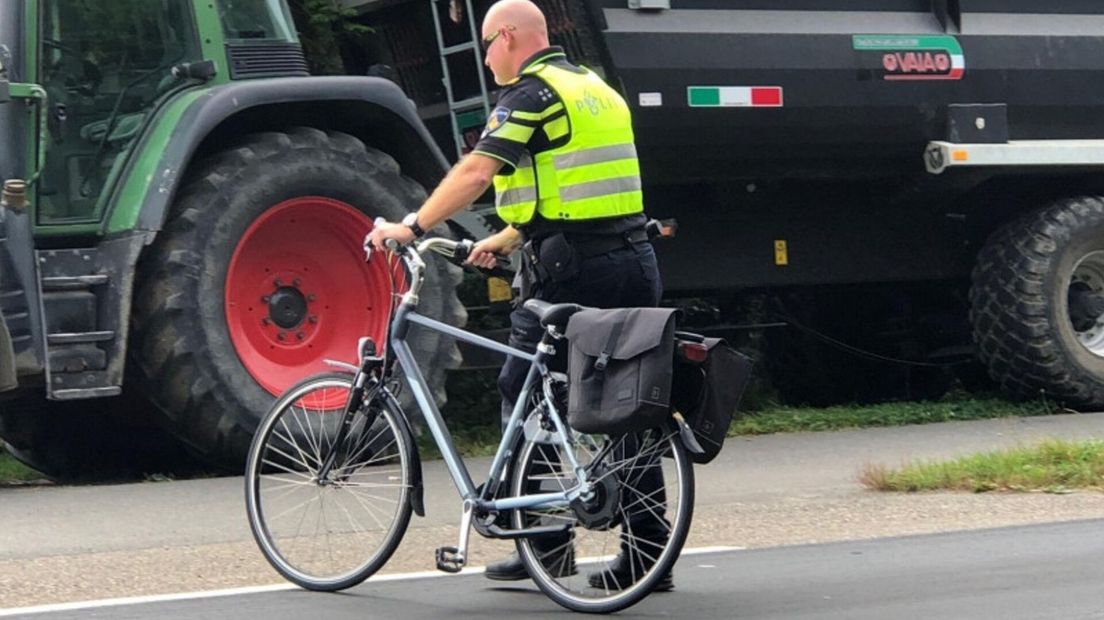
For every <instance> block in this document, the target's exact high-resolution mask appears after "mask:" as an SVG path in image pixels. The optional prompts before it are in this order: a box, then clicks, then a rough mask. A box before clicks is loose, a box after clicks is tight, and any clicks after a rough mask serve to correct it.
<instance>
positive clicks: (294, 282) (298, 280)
mask: <svg viewBox="0 0 1104 620" xmlns="http://www.w3.org/2000/svg"><path fill="white" fill-rule="evenodd" d="M302 283H303V281H302V280H300V279H299V278H295V279H294V280H292V281H291V285H292V286H294V287H295V288H299V285H301V284H302Z"/></svg>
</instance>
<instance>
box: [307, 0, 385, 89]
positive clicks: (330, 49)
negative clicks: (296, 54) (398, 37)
mask: <svg viewBox="0 0 1104 620" xmlns="http://www.w3.org/2000/svg"><path fill="white" fill-rule="evenodd" d="M291 8H292V13H293V15H294V17H295V23H296V25H297V27H298V28H299V37H300V41H301V43H302V45H303V52H304V54H306V56H307V62H308V63H309V64H310V69H311V73H314V74H315V75H340V74H342V73H345V66H344V62H343V61H342V58H341V48H342V46H346V45H359V44H362V43H363V42H364V40H365V38H366V37H368V36H369V35H371V34H372V33H373V32H375V30H373V29H372V28H371V27H370V26H365V25H364V24H360V23H357V22H356V21H355V18H356V17H357V12H356V10H355V9H351V8H349V7H347V6H345V5H344V4H342V3H341V1H340V0H291Z"/></svg>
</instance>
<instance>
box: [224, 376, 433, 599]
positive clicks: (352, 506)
mask: <svg viewBox="0 0 1104 620" xmlns="http://www.w3.org/2000/svg"><path fill="white" fill-rule="evenodd" d="M351 388H352V377H350V376H348V375H342V374H336V373H332V374H326V375H319V376H316V377H312V378H309V379H307V380H305V381H303V382H301V383H299V384H298V385H296V386H294V387H292V388H291V389H289V390H288V391H287V392H286V393H285V394H284V395H283V396H281V397H280V398H279V400H277V401H276V404H275V405H273V407H272V409H271V410H270V411H269V413H268V414H267V415H265V417H264V418H263V419H262V420H261V424H260V426H259V427H258V429H257V433H256V435H255V436H254V438H253V444H252V446H251V447H250V449H249V459H248V462H247V464H246V472H245V497H246V509H247V512H248V513H249V526H250V529H252V531H253V537H254V539H256V541H257V544H258V546H260V548H261V552H262V553H263V554H264V556H265V559H267V560H268V562H269V564H271V565H272V567H273V568H275V569H276V570H277V571H278V572H279V573H280V574H281V575H283V576H284V578H286V579H287V580H289V581H291V582H293V583H295V584H297V585H299V586H301V587H303V588H307V589H308V590H321V591H336V590H343V589H345V588H349V587H352V586H354V585H357V584H358V583H361V582H362V581H364V580H365V579H367V578H368V577H369V576H371V575H372V574H373V573H375V572H376V571H377V570H379V569H380V567H382V566H383V565H384V563H386V562H387V560H388V559H389V558H390V557H391V554H392V553H394V552H395V549H396V548H397V547H398V546H399V542H400V541H401V540H402V536H403V534H404V533H405V532H406V528H407V525H408V524H409V523H410V513H411V506H410V492H411V480H412V479H413V476H412V471H411V456H410V455H411V446H410V445H409V443H408V439H407V435H406V434H405V433H404V432H403V427H402V422H401V421H400V416H401V415H402V412H401V411H400V410H399V409H398V407H397V406H396V405H395V404H394V401H393V400H392V399H388V398H383V397H379V398H376V399H375V400H373V401H371V402H368V403H364V404H362V405H361V406H360V407H358V408H357V410H356V411H355V412H354V413H353V414H352V416H353V417H352V419H351V420H350V421H349V428H348V432H347V433H346V436H345V438H344V440H342V441H340V442H338V441H337V439H338V429H339V428H340V425H341V424H342V423H343V422H344V421H345V417H346V416H345V404H346V400H347V399H348V396H349V393H350V390H351ZM331 455H332V456H333V457H334V458H333V466H332V468H331V469H330V471H329V472H328V473H327V474H326V475H324V476H323V475H322V473H321V471H320V470H321V469H322V466H323V464H324V463H326V461H327V460H328V459H329V458H330V457H331Z"/></svg>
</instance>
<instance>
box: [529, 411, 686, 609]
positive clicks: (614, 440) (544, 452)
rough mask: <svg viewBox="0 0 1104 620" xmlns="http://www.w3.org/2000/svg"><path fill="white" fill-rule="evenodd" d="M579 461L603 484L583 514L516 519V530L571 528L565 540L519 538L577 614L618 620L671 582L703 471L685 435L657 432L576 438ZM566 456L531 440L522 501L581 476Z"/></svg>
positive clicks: (536, 568) (556, 595)
mask: <svg viewBox="0 0 1104 620" xmlns="http://www.w3.org/2000/svg"><path fill="white" fill-rule="evenodd" d="M576 441H577V450H576V456H577V457H578V458H579V460H580V463H581V464H582V465H583V466H584V468H585V469H586V471H587V475H588V478H589V479H590V480H592V481H595V485H594V487H593V492H592V493H591V494H590V495H589V496H587V497H584V498H582V501H580V502H579V503H577V504H576V505H574V506H565V507H559V508H542V509H524V510H516V511H515V512H514V516H513V518H514V526H515V527H534V526H546V525H558V524H567V525H568V526H569V527H568V528H567V530H566V531H565V532H564V533H563V534H548V535H544V536H542V537H536V538H527V539H518V541H517V548H518V553H519V554H520V555H521V558H522V560H523V561H524V562H525V566H526V568H527V569H528V571H529V576H530V577H532V578H533V580H534V581H535V582H536V583H537V586H538V587H540V589H541V590H542V591H543V592H544V593H545V594H547V595H548V596H549V597H550V598H551V599H552V600H554V601H555V602H557V603H559V604H560V605H562V606H564V607H566V608H568V609H571V610H573V611H581V612H589V613H610V612H614V611H618V610H621V609H625V608H626V607H629V606H631V605H634V604H636V603H637V602H639V601H640V600H641V599H643V598H644V597H645V596H647V595H648V594H649V593H650V592H651V591H652V590H653V589H655V588H656V587H657V586H661V584H663V583H664V582H666V581H668V580H669V579H670V571H671V568H672V566H674V563H675V560H677V559H678V555H679V553H680V552H681V551H682V545H683V543H684V542H685V541H686V535H687V532H688V531H689V529H690V520H691V518H692V516H693V510H694V472H693V469H692V466H691V463H690V458H689V457H688V456H687V454H686V449H685V448H684V447H683V445H682V442H681V440H680V439H679V437H678V432H677V431H676V430H674V429H673V428H667V427H657V428H653V429H648V430H646V431H643V432H640V433H632V434H628V435H622V436H618V437H610V436H604V435H578V434H577V436H576ZM559 451H560V448H559V447H558V446H556V445H553V444H552V443H549V442H544V443H541V442H534V441H527V442H526V443H525V445H524V446H523V447H522V450H521V452H520V454H519V457H518V461H517V464H518V467H517V468H516V469H515V471H516V472H517V473H516V474H515V475H514V477H513V492H514V494H515V495H525V494H532V493H548V492H556V491H564V490H567V489H569V488H571V487H572V486H574V485H575V481H576V478H575V475H574V473H573V472H572V471H571V468H570V467H569V466H568V464H567V462H566V460H565V459H562V458H561V456H560V452H559Z"/></svg>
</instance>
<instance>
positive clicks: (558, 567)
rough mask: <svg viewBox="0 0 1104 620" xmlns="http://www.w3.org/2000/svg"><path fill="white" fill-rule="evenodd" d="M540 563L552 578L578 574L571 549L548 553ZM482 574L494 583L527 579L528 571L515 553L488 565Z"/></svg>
mask: <svg viewBox="0 0 1104 620" xmlns="http://www.w3.org/2000/svg"><path fill="white" fill-rule="evenodd" d="M541 561H542V562H544V565H545V566H547V567H548V569H549V571H548V572H549V573H550V574H551V575H552V576H553V577H570V576H571V575H574V574H576V573H578V572H579V569H578V568H576V567H575V550H574V549H573V548H571V547H564V548H562V549H557V550H555V551H552V552H549V553H548V555H547V556H546V557H543V558H542V559H541ZM483 574H484V575H485V576H486V577H487V579H493V580H494V581H521V580H522V579H528V578H529V571H527V570H525V562H522V561H521V556H519V555H518V554H517V552H516V551H515V552H514V553H511V554H510V556H509V557H508V558H506V559H505V560H502V561H499V562H495V563H494V564H488V565H487V570H486V571H484V573H483Z"/></svg>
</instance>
